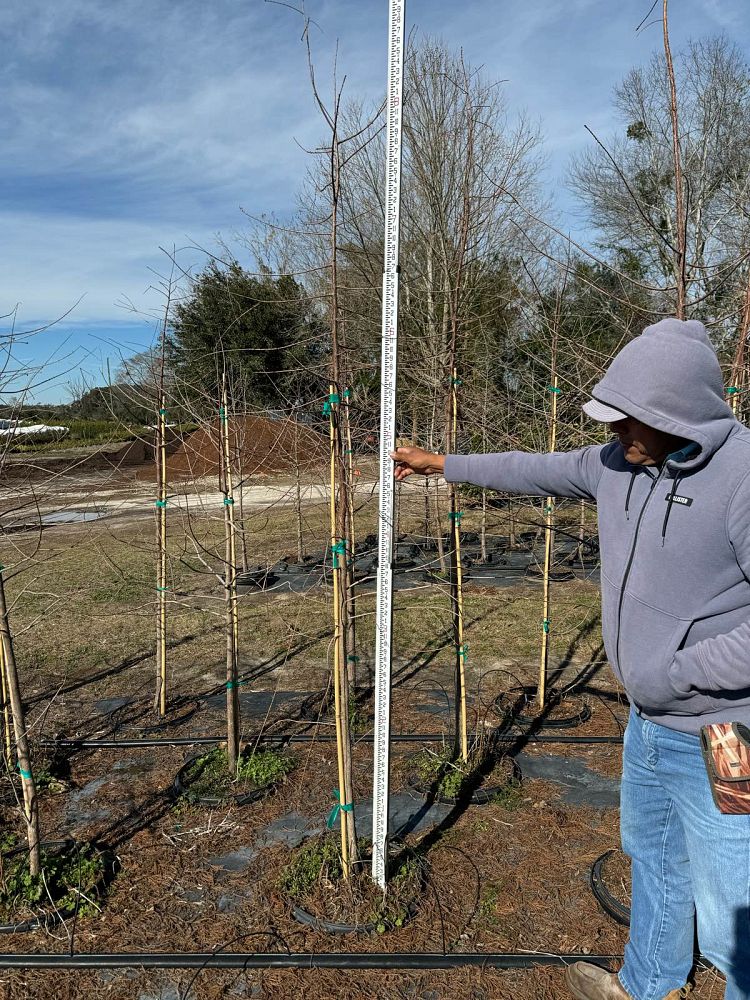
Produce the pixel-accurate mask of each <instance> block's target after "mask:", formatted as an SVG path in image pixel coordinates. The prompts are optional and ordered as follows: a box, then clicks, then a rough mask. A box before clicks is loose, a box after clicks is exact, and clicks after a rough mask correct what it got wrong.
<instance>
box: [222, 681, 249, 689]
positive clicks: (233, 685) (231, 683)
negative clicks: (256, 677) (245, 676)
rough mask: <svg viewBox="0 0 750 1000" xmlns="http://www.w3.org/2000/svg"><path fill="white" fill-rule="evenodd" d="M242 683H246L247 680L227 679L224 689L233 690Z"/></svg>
mask: <svg viewBox="0 0 750 1000" xmlns="http://www.w3.org/2000/svg"><path fill="white" fill-rule="evenodd" d="M243 684H247V680H244V681H227V683H226V689H227V691H233V690H234V689H235V688H238V687H242V685H243Z"/></svg>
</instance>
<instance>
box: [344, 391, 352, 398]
mask: <svg viewBox="0 0 750 1000" xmlns="http://www.w3.org/2000/svg"><path fill="white" fill-rule="evenodd" d="M351 395H352V390H351V389H344V391H343V393H342V396H343V398H344V399H351Z"/></svg>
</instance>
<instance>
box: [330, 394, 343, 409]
mask: <svg viewBox="0 0 750 1000" xmlns="http://www.w3.org/2000/svg"><path fill="white" fill-rule="evenodd" d="M328 402H329V403H330V404H331V405H332V406H333V405H335V404H336V403H340V402H341V397H340V396H339V394H338V393H337V392H331V393H329V394H328Z"/></svg>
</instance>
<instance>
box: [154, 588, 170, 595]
mask: <svg viewBox="0 0 750 1000" xmlns="http://www.w3.org/2000/svg"><path fill="white" fill-rule="evenodd" d="M167 590H168V588H167V587H157V588H156V592H157V593H158V594H166V592H167Z"/></svg>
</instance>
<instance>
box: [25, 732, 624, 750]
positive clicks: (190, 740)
mask: <svg viewBox="0 0 750 1000" xmlns="http://www.w3.org/2000/svg"><path fill="white" fill-rule="evenodd" d="M483 735H484V736H485V737H486V735H487V734H486V733H485V734H483ZM479 736H480V734H479V733H475V734H472V738H477V739H478V738H479ZM447 739H448V736H447V735H446V734H445V733H416V734H414V733H395V734H393V735H391V743H443V742H445V741H446V740H447ZM225 740H226V737H224V736H174V737H172V738H170V737H166V738H165V739H132V740H129V739H125V740H89V739H85V738H82V739H80V740H76V739H56V740H41V741H40V744H41V746H42V747H44V748H45V749H58V750H67V749H71V750H73V749H75V750H132V749H137V748H138V747H172V746H193V745H201V746H202V745H209V744H216V743H223V742H225ZM335 741H336V737H335V736H333V735H330V734H326V735H321V736H317V735H312V734H309V733H298V734H296V735H291V736H274V735H268V736H254V737H252V738H249V739H248V740H247V742H248V743H334V742H335ZM520 741H523V743H524V744H526V743H573V744H581V745H588V744H590V745H596V744H608V745H615V746H618V745H621V744H622V736H567V735H565V736H564V735H560V736H557V735H549V736H527V735H526V733H514V734H510V735H503V736H497V737H495V738H494V742H495V743H518V742H520ZM356 742H358V743H372V742H373V736H372V734H369V735H367V736H358V737H357V738H356Z"/></svg>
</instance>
